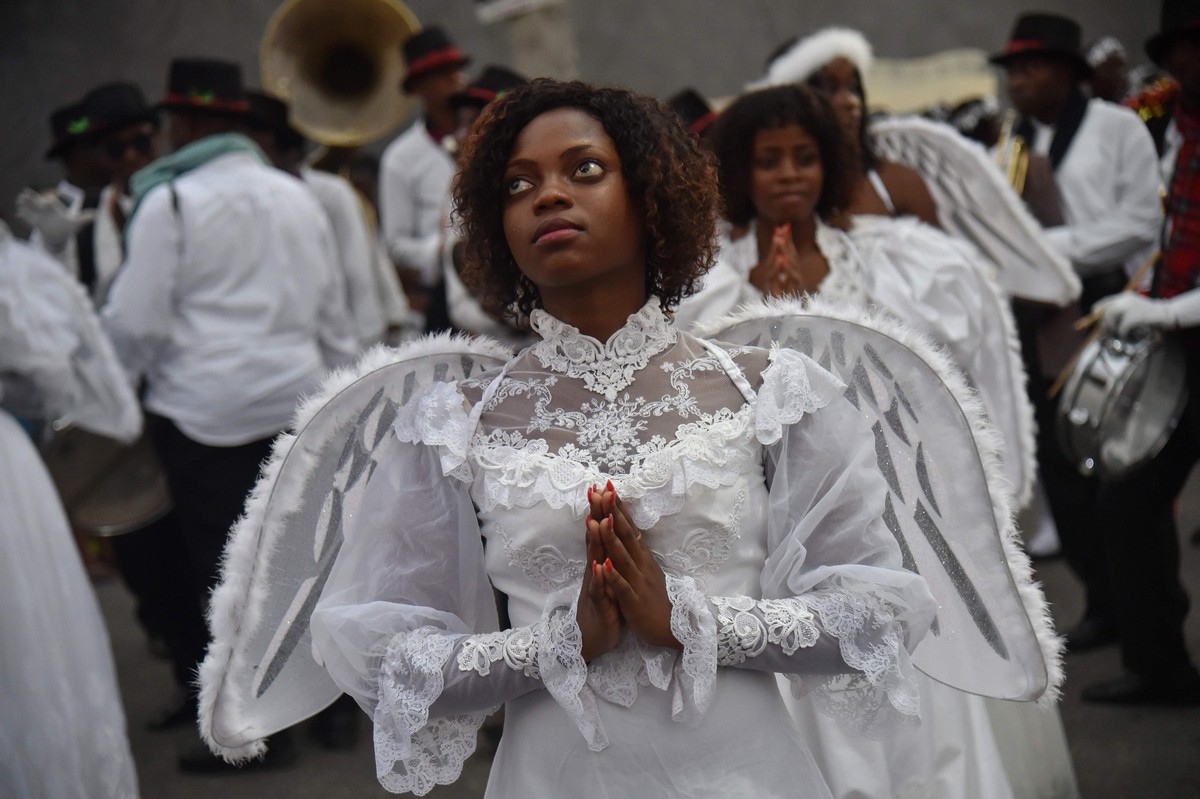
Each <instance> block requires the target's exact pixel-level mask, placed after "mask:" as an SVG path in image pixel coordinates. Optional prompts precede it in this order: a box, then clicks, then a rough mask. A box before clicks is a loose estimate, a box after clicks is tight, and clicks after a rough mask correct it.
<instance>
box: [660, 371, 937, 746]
mask: <svg viewBox="0 0 1200 799" xmlns="http://www.w3.org/2000/svg"><path fill="white" fill-rule="evenodd" d="M772 358H773V362H772V364H771V365H770V366H769V367H768V368H767V369H766V371H765V372H764V374H763V381H762V385H761V387H760V389H759V391H758V398H757V401H756V407H755V427H756V435H757V437H758V439H759V441H760V442H761V443H762V444H763V445H764V446H765V447H766V448H767V481H768V487H769V495H768V508H767V552H768V554H767V559H766V563H765V565H764V567H763V570H762V575H761V589H762V596H761V598H754V597H749V596H705V595H704V594H702V593H701V592H700V590H699V586H698V585H697V584H696V582H695V581H694V580H693V579H692V578H690V577H670V578H669V581H668V582H669V593H670V595H671V598H672V601H673V604H674V607H675V611H676V612H675V614H674V616H673V618H672V631H673V632H674V633H675V635H676V637H677V638H678V639H679V641H680V642H681V643H682V644H683V645H684V653H683V658H682V660H683V663H682V665H683V671H684V672H685V673H686V674H688V675H689V677H690V679H691V681H692V682H693V683H694V684H696V685H698V686H703V685H705V684H706V682H707V681H709V680H711V676H710V675H711V674H712V673H713V672H715V669H716V668H717V667H739V668H751V669H756V670H762V671H772V672H778V673H783V674H787V675H788V676H789V677H791V678H792V681H793V685H794V686H795V687H796V689H797V690H799V691H803V692H805V693H807V692H816V695H817V699H818V704H819V705H820V706H821V707H822V708H823V709H824V710H826V711H827V712H829V713H830V714H832V715H834V716H835V717H837V718H838V719H839V720H840V721H843V722H845V723H846V726H847V727H848V728H850V729H853V730H854V731H856V732H858V733H862V734H872V733H882V732H884V731H886V730H888V729H891V728H892V727H893V726H894V725H895V724H896V723H904V722H905V720H906V719H912V720H915V718H916V716H917V713H918V711H919V701H918V694H917V689H916V687H915V685H914V683H913V668H912V665H911V663H910V661H909V657H908V653H909V651H910V650H911V649H912V648H913V647H915V646H916V644H917V642H918V641H919V640H920V638H921V636H922V635H924V633H925V631H926V629H927V628H928V626H929V624H930V622H931V620H932V618H933V599H932V597H931V596H930V594H929V590H928V588H927V586H926V585H925V582H924V580H923V579H922V578H921V577H919V576H918V575H916V574H913V573H911V572H908V571H906V570H904V569H903V568H902V567H901V553H900V549H899V545H898V544H897V542H896V540H895V538H894V537H893V536H892V535H891V533H890V532H889V531H888V530H887V528H886V526H885V524H884V521H883V516H884V498H885V496H886V491H887V489H886V485H885V483H884V481H883V478H882V476H881V475H880V473H879V469H878V467H877V465H876V456H875V443H874V438H873V436H872V435H871V433H870V431H869V430H868V429H867V427H866V425H865V424H864V423H863V420H862V418H861V417H860V416H859V414H858V412H857V410H856V409H855V408H854V407H853V406H852V405H851V404H850V403H849V402H848V401H847V400H845V399H844V398H843V397H842V389H843V388H844V387H843V386H842V384H841V383H840V382H839V381H838V380H837V378H835V377H834V376H832V375H830V374H829V373H828V372H826V371H825V370H824V369H822V368H821V367H819V366H818V365H817V364H816V363H814V362H813V361H812V360H810V359H809V358H807V357H806V356H803V355H800V354H798V353H795V352H792V351H790V350H780V351H777V352H775V353H773V356H772ZM696 693H697V704H702V700H703V696H702V695H701V693H700V692H699V691H697V692H696Z"/></svg>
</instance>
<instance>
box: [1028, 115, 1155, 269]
mask: <svg viewBox="0 0 1200 799" xmlns="http://www.w3.org/2000/svg"><path fill="white" fill-rule="evenodd" d="M1034 130H1035V136H1034V145H1033V150H1034V152H1035V153H1036V154H1038V155H1046V154H1047V153H1049V151H1050V141H1051V140H1052V138H1053V129H1052V128H1049V127H1047V126H1042V125H1039V124H1038V123H1037V122H1036V121H1035V123H1034ZM1054 175H1055V180H1056V181H1057V183H1058V191H1059V195H1060V196H1061V198H1062V209H1063V217H1064V218H1065V219H1066V224H1065V225H1062V226H1060V227H1055V228H1050V229H1049V230H1047V231H1046V235H1047V237H1048V238H1049V240H1050V243H1051V245H1052V246H1054V247H1055V248H1056V249H1057V250H1058V251H1059V252H1060V253H1062V254H1063V255H1064V256H1065V257H1066V258H1068V259H1069V260H1070V261H1071V264H1072V265H1073V266H1074V267H1075V270H1076V271H1077V272H1078V273H1079V274H1080V275H1082V276H1085V277H1086V276H1088V275H1093V274H1097V273H1100V272H1104V271H1106V270H1108V269H1111V268H1112V267H1116V266H1124V267H1125V270H1126V272H1127V273H1129V274H1132V273H1133V272H1134V271H1136V270H1137V269H1138V268H1139V267H1141V265H1142V264H1143V263H1144V262H1145V261H1146V259H1147V258H1148V257H1149V256H1150V255H1151V254H1152V253H1153V252H1154V249H1155V247H1156V246H1157V244H1158V235H1159V228H1160V226H1161V224H1162V201H1161V199H1160V194H1159V192H1160V187H1161V182H1160V180H1159V173H1158V156H1157V154H1156V153H1155V151H1154V139H1153V138H1151V136H1150V132H1149V131H1148V130H1146V126H1145V124H1143V122H1142V120H1141V119H1139V118H1138V115H1137V114H1135V113H1134V112H1133V111H1131V110H1129V109H1128V108H1123V107H1121V106H1118V105H1113V104H1112V103H1108V102H1105V101H1104V100H1098V99H1092V100H1089V101H1088V106H1087V113H1086V114H1085V115H1084V117H1083V122H1082V123H1081V124H1080V126H1079V130H1078V131H1077V132H1076V134H1075V138H1074V140H1073V141H1072V142H1071V146H1070V148H1069V149H1068V150H1067V153H1066V155H1065V156H1064V157H1063V159H1062V161H1061V162H1060V163H1059V165H1058V169H1057V170H1055V173H1054Z"/></svg>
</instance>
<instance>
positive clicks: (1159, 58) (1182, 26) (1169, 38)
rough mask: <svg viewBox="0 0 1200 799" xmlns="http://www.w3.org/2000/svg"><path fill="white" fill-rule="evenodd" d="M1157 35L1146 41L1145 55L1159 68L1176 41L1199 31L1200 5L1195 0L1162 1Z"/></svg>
mask: <svg viewBox="0 0 1200 799" xmlns="http://www.w3.org/2000/svg"><path fill="white" fill-rule="evenodd" d="M1158 27H1159V31H1158V33H1156V34H1154V35H1153V36H1151V37H1150V38H1149V39H1147V40H1146V55H1148V56H1150V60H1151V61H1153V62H1154V63H1155V64H1158V65H1159V66H1160V67H1161V66H1165V65H1164V64H1163V61H1164V60H1165V59H1166V57H1167V51H1168V50H1170V49H1171V45H1172V44H1174V43H1175V42H1176V41H1177V40H1178V39H1180V38H1182V37H1183V36H1185V35H1187V34H1188V33H1195V32H1197V31H1200V3H1197V2H1196V0H1163V4H1162V16H1161V24H1160V25H1159V26H1158Z"/></svg>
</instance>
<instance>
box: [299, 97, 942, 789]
mask: <svg viewBox="0 0 1200 799" xmlns="http://www.w3.org/2000/svg"><path fill="white" fill-rule="evenodd" d="M714 178H715V176H714V172H713V166H712V162H711V160H710V157H709V156H707V155H706V154H704V153H702V152H701V151H700V150H699V148H698V147H697V146H696V144H695V143H694V141H693V140H692V138H691V137H690V136H688V135H687V133H686V132H685V131H684V130H683V129H682V127H681V126H680V125H679V123H678V122H677V121H675V119H674V118H673V116H672V115H671V112H670V111H669V109H667V108H666V107H665V106H663V105H661V104H660V103H658V102H657V101H654V100H651V99H649V98H644V97H640V96H637V95H634V94H632V93H630V92H627V91H623V90H617V89H603V88H594V87H589V86H586V85H584V84H579V83H557V82H553V81H535V82H534V83H532V84H531V85H529V86H526V87H521V88H518V89H514V90H513V91H512V92H510V93H508V94H506V95H505V96H504V97H503V98H501V99H500V100H498V101H497V102H496V103H494V104H493V105H492V106H490V107H489V108H488V109H487V110H486V111H485V112H484V115H483V117H481V119H480V121H479V123H478V124H477V127H476V129H475V131H474V133H473V134H472V136H471V138H470V140H469V141H468V142H467V145H466V152H465V154H464V171H463V173H462V175H461V176H460V178H459V182H458V184H457V188H456V199H457V204H458V210H459V212H460V214H461V218H462V221H463V230H464V236H465V241H466V258H467V263H468V270H467V272H466V273H465V277H466V279H468V280H474V281H476V282H477V283H478V285H479V286H480V288H481V290H482V292H483V293H484V295H490V296H491V297H492V298H494V299H497V300H500V301H502V303H503V304H504V305H509V306H511V307H513V308H515V309H517V310H518V311H519V312H520V313H524V314H528V315H529V318H530V321H531V323H532V326H533V329H534V330H535V331H536V333H537V335H538V337H539V340H538V341H537V342H536V343H535V344H533V345H532V346H531V347H529V348H528V349H526V350H524V351H523V352H521V353H519V354H518V355H517V356H516V357H515V358H514V359H513V360H512V361H510V362H509V363H508V364H507V365H506V366H505V367H504V368H503V369H502V370H501V371H500V372H499V373H496V374H485V375H483V376H481V377H478V378H473V379H471V380H468V381H466V382H464V383H460V384H453V383H446V384H438V385H436V386H434V387H433V388H431V389H429V390H428V393H427V394H426V395H425V396H424V397H423V398H422V399H421V401H420V402H416V403H409V404H408V405H406V406H405V408H415V410H414V411H412V412H411V413H405V414H402V417H401V418H400V419H399V420H398V421H397V423H396V425H395V431H396V434H395V436H394V437H393V438H392V439H391V440H390V441H389V443H388V444H387V447H388V452H387V453H386V454H385V455H384V457H383V460H382V462H381V465H380V466H379V468H377V469H376V471H375V472H374V474H373V476H372V478H371V481H370V483H369V484H368V486H367V489H366V492H367V493H366V497H365V499H364V503H363V507H362V508H361V509H360V511H359V512H358V513H357V516H356V518H355V519H354V520H353V521H352V522H351V529H348V530H347V534H346V540H345V544H344V545H343V549H342V550H341V552H340V554H339V556H338V559H337V562H336V564H335V565H334V567H333V571H332V573H331V575H330V577H329V581H328V583H327V585H326V587H325V590H324V592H323V594H322V596H321V599H320V601H319V603H318V605H317V608H316V610H315V612H314V613H313V617H312V630H313V642H314V648H315V650H316V652H317V654H318V655H319V657H320V659H321V661H322V662H323V664H324V666H325V668H326V669H327V670H328V671H329V673H330V675H331V676H332V677H333V678H334V681H335V682H336V683H337V684H338V685H339V686H340V687H341V688H342V690H344V691H346V692H348V693H350V694H352V695H353V696H354V697H355V698H356V699H357V700H358V701H359V703H360V705H361V706H362V707H363V708H364V709H365V710H366V711H367V712H368V713H369V714H370V715H371V717H372V718H373V721H374V726H375V735H374V738H375V752H376V763H377V770H378V774H379V778H380V781H381V782H382V783H383V785H384V786H385V787H387V788H389V789H391V790H394V791H414V792H417V793H424V792H426V791H428V790H429V789H430V788H431V787H432V786H433V785H434V784H437V783H446V782H451V781H453V780H454V779H456V778H457V777H458V775H459V772H460V770H461V767H462V763H463V760H464V759H465V758H466V757H467V756H469V754H470V753H471V751H472V750H473V748H474V741H475V734H476V730H477V728H478V726H479V724H480V722H481V721H482V719H483V718H484V717H485V716H486V715H487V714H488V713H489V712H491V710H492V709H493V708H494V707H496V706H498V705H500V704H504V705H505V708H506V713H505V729H504V735H503V738H502V741H501V744H500V747H499V750H498V752H497V754H496V758H495V761H494V763H493V766H492V772H491V777H490V780H489V784H488V795H489V796H497V797H500V796H525V797H560V796H579V797H617V796H621V797H624V796H689V797H701V796H705V797H708V796H711V797H730V796H754V797H797V796H801V797H824V796H829V795H830V794H829V789H828V788H827V786H826V785H825V781H824V778H823V777H822V775H821V773H820V771H819V769H818V768H817V766H816V764H815V763H814V761H813V759H812V756H811V754H810V753H809V747H808V744H807V742H806V741H805V738H804V736H802V735H800V734H798V733H797V731H796V729H795V727H794V725H793V722H792V720H791V719H790V717H789V714H788V712H787V710H786V708H785V706H784V704H783V702H782V701H781V698H780V692H779V689H778V687H777V683H776V679H775V675H776V674H785V675H788V676H789V677H791V678H792V679H793V680H797V681H799V682H800V683H801V684H802V686H803V688H804V689H805V690H807V691H810V692H811V695H813V696H816V697H821V698H822V700H823V701H825V702H827V703H828V705H829V706H830V707H832V708H835V709H836V712H837V713H838V715H839V716H840V717H841V720H842V721H843V722H845V723H850V724H854V723H857V724H858V725H859V726H860V727H864V728H866V727H871V728H874V729H875V731H876V732H878V731H880V728H883V729H887V728H890V726H891V725H893V724H903V723H904V722H905V721H906V720H909V721H911V720H912V719H913V718H914V714H915V713H916V712H917V706H916V693H915V692H916V688H915V683H914V674H913V671H912V668H911V665H910V663H909V660H908V651H909V650H910V649H911V647H912V646H914V645H915V643H916V641H917V639H918V638H919V637H920V636H921V635H922V634H923V632H924V630H925V629H926V627H927V626H928V624H929V622H930V620H931V613H932V606H931V602H932V600H931V597H930V596H929V593H928V589H927V587H926V585H925V583H924V581H923V580H922V579H921V578H920V577H918V576H917V575H915V574H913V573H911V572H908V571H905V570H904V569H903V568H902V567H901V562H902V561H901V555H900V552H899V548H898V546H897V543H896V540H895V538H894V537H893V536H892V535H891V534H890V533H889V532H888V530H887V529H886V528H885V526H884V524H883V520H882V512H883V500H884V496H885V494H886V487H885V486H884V485H883V483H882V478H881V477H880V475H879V473H878V468H877V466H876V464H875V453H874V442H873V437H872V435H871V433H870V431H869V430H868V429H867V428H866V427H865V426H864V424H863V422H862V418H861V416H858V415H857V413H856V411H855V409H854V408H853V406H851V405H850V404H849V403H848V402H847V401H846V400H845V399H844V398H843V396H842V386H841V384H840V382H839V381H837V379H836V378H834V377H833V376H831V375H830V374H829V373H828V372H826V371H825V370H823V369H822V368H821V367H819V366H818V365H817V364H816V363H814V362H813V361H812V360H810V359H808V358H807V357H805V356H803V355H801V354H799V353H795V352H792V351H788V350H779V351H766V350H760V349H756V348H747V347H731V346H729V345H720V344H716V343H712V342H707V341H703V340H701V339H697V338H695V337H693V336H691V335H689V334H687V333H686V332H683V331H681V330H679V329H677V328H676V327H675V326H674V325H673V324H672V323H671V322H670V320H669V318H668V312H669V310H670V309H671V308H672V307H673V306H674V305H676V304H677V303H678V302H679V301H680V299H681V298H682V297H684V296H686V295H687V294H688V293H689V292H690V291H692V290H693V288H694V285H695V282H696V281H697V279H698V278H699V277H700V276H701V275H702V274H703V272H704V271H705V269H706V268H707V267H708V266H709V264H710V263H711V260H712V256H713V238H714V233H715V209H716V207H717V197H716V192H715V179H714ZM481 539H482V543H481ZM491 586H495V588H496V589H498V590H499V591H500V592H502V594H503V595H504V597H505V599H506V603H507V608H506V609H507V612H508V616H509V618H510V619H511V623H512V625H513V626H512V627H511V628H509V629H504V630H498V631H497V630H496V628H495V611H494V607H492V596H493V595H492V590H491ZM821 703H822V702H818V704H821Z"/></svg>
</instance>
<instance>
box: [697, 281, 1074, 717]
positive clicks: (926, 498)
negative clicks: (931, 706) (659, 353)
mask: <svg viewBox="0 0 1200 799" xmlns="http://www.w3.org/2000/svg"><path fill="white" fill-rule="evenodd" d="M704 334H705V335H706V336H708V337H710V338H714V339H718V340H721V341H727V342H731V343H734V344H752V345H757V346H766V347H769V346H784V347H790V348H793V349H796V350H799V351H800V352H803V353H805V354H807V355H809V356H810V357H812V358H813V359H814V360H816V361H817V362H818V363H819V364H821V365H822V366H823V367H825V368H827V369H829V370H830V371H832V372H833V373H834V374H836V375H838V377H840V378H841V379H842V380H843V381H844V382H845V383H846V386H847V388H846V397H847V398H848V399H849V400H850V401H851V402H853V403H854V405H855V407H857V408H858V409H859V410H860V411H861V412H862V415H863V416H864V417H865V418H866V420H867V422H868V423H869V424H870V425H871V429H872V430H873V432H874V433H875V442H876V455H877V458H878V463H879V469H880V471H881V472H882V473H883V476H884V478H885V480H886V482H887V484H888V488H889V491H888V497H887V502H886V511H885V513H886V515H885V522H886V523H887V526H888V528H889V529H890V530H891V531H892V533H893V534H894V535H895V536H896V540H897V541H898V542H899V544H900V549H901V552H902V553H903V557H904V563H905V566H906V567H907V568H909V569H911V570H913V571H915V572H917V573H919V574H921V575H923V576H924V577H925V578H926V580H927V581H928V582H929V586H930V589H931V590H932V591H933V595H934V598H935V599H936V600H937V602H938V608H939V610H938V615H937V619H936V621H935V623H934V627H933V629H932V631H931V633H930V634H929V635H927V636H926V637H925V638H924V639H923V640H922V641H921V643H920V644H919V645H918V646H917V649H916V651H915V652H914V653H913V663H914V664H916V666H917V667H918V668H920V669H921V670H922V671H923V672H925V673H926V674H928V675H929V676H930V677H932V678H934V679H935V680H938V681H939V682H943V683H945V684H947V685H950V686H953V687H955V688H958V689H960V690H963V691H968V692H970V693H975V694H981V695H984V696H992V697H997V698H1003V699H1016V700H1032V699H1036V698H1038V697H1043V696H1044V697H1047V701H1049V700H1051V699H1053V698H1055V697H1057V693H1058V686H1059V685H1060V683H1061V681H1062V668H1061V643H1060V641H1059V639H1058V637H1057V636H1056V635H1055V633H1054V629H1053V626H1052V623H1051V620H1050V615H1049V611H1048V608H1047V605H1046V601H1045V597H1044V596H1043V595H1042V593H1041V590H1040V589H1039V587H1038V586H1037V585H1036V584H1035V583H1034V582H1032V578H1031V567H1030V563H1029V559H1028V557H1027V556H1026V555H1025V553H1024V551H1023V550H1022V548H1021V547H1020V545H1019V542H1018V541H1017V533H1016V527H1015V525H1014V523H1013V519H1012V504H1011V495H1010V494H1011V489H1010V488H1009V487H1008V483H1007V480H1005V479H1004V478H1003V477H1002V475H1001V471H1000V446H1001V441H1000V436H999V434H998V433H997V431H996V429H995V428H994V427H993V426H992V425H991V424H990V423H989V422H988V421H987V417H986V414H985V413H984V411H983V407H982V404H981V403H980V400H979V398H978V396H977V395H976V394H975V392H973V391H972V390H971V389H970V388H968V386H967V384H966V382H965V380H964V379H963V377H962V376H961V373H960V372H959V371H958V370H957V369H956V368H955V367H954V366H953V364H952V363H951V361H950V359H949V357H948V356H947V355H945V354H944V353H943V352H942V351H941V350H939V349H937V348H935V347H934V346H933V345H932V344H931V343H929V341H928V340H926V339H924V338H922V337H920V336H918V335H917V334H915V333H913V332H912V331H911V330H909V329H908V328H905V327H903V326H902V325H900V324H899V323H898V322H895V321H894V320H892V319H891V318H890V317H886V316H883V315H879V314H872V313H869V312H865V311H862V310H860V309H857V308H853V307H850V306H845V305H835V304H831V303H828V302H820V301H816V300H814V301H812V303H811V304H809V305H807V306H805V305H802V304H800V303H798V302H796V301H794V300H793V301H782V302H771V303H766V304H762V305H757V306H750V307H747V308H743V309H742V310H741V311H740V312H739V313H738V314H737V315H735V316H733V317H729V318H727V319H725V320H722V321H720V322H717V323H715V324H714V325H713V326H712V327H710V328H709V329H707V330H705V331H704Z"/></svg>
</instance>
